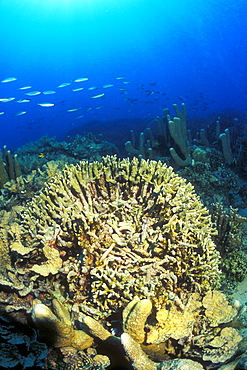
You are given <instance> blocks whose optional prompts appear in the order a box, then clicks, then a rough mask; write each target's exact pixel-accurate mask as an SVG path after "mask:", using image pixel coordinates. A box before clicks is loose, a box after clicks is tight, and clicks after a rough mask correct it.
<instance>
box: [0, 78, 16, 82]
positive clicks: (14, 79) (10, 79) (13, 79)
mask: <svg viewBox="0 0 247 370" xmlns="http://www.w3.org/2000/svg"><path fill="white" fill-rule="evenodd" d="M16 80H17V78H16V77H8V78H5V79H4V80H2V81H1V82H2V83H6V82H12V81H16Z"/></svg>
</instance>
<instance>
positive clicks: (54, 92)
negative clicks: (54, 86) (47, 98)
mask: <svg viewBox="0 0 247 370" xmlns="http://www.w3.org/2000/svg"><path fill="white" fill-rule="evenodd" d="M43 94H44V95H51V94H56V91H54V90H46V91H43Z"/></svg>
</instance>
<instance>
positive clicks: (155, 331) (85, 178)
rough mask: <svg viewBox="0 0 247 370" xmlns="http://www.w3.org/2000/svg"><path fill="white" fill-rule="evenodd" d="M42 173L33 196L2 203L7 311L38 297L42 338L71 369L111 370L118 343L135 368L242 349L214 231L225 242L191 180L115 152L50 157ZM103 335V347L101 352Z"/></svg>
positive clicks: (191, 361) (208, 358)
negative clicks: (66, 160) (63, 159)
mask: <svg viewBox="0 0 247 370" xmlns="http://www.w3.org/2000/svg"><path fill="white" fill-rule="evenodd" d="M48 163H50V162H48ZM47 165H48V164H47ZM205 165H209V164H208V163H205ZM40 173H41V172H40ZM44 178H46V183H45V184H44V182H43V184H44V186H43V188H42V190H36V191H35V192H34V193H33V194H34V196H33V197H32V199H31V200H30V201H28V202H26V203H23V205H21V204H20V205H16V206H14V207H12V208H11V210H9V211H7V210H2V211H1V214H0V215H1V228H0V238H1V244H0V254H1V261H3V263H1V266H0V267H1V273H2V275H1V279H0V286H1V290H2V294H3V299H4V297H5V298H6V299H7V298H8V299H9V298H10V296H11V297H15V301H14V302H13V304H12V306H11V308H9V307H8V310H10V309H11V310H14V307H15V306H16V305H17V306H18V305H19V304H20V302H21V301H25V300H27V301H28V302H29V303H30V305H31V304H33V305H34V308H33V310H32V314H31V315H32V319H33V323H34V324H35V325H36V327H37V329H38V332H39V335H40V337H41V338H43V339H45V341H46V342H47V343H48V344H49V345H50V346H53V347H58V348H62V351H63V353H64V359H63V360H64V362H66V356H67V359H68V361H69V363H71V367H70V368H71V369H76V368H79V366H81V368H85V369H86V368H87V366H88V368H89V369H90V366H91V368H92V369H95V368H96V369H101V368H102V369H104V368H106V367H107V366H109V362H110V361H111V362H113V363H114V361H115V363H117V361H118V360H117V359H116V355H113V354H112V352H115V353H116V354H117V356H118V355H119V356H120V358H122V359H124V358H125V355H124V353H126V356H127V358H128V361H129V363H131V364H132V367H133V368H134V369H136V370H143V369H144V370H148V369H155V370H156V369H157V370H158V369H174V368H178V369H183V368H186V366H190V368H191V369H193V368H194V369H201V368H202V367H201V365H200V364H199V363H198V362H197V361H198V359H200V361H204V363H208V362H210V363H212V364H220V363H223V362H226V361H229V360H230V359H231V358H232V357H233V356H235V354H236V353H237V351H238V348H239V343H240V342H241V340H242V337H241V335H240V334H239V332H238V330H237V328H236V327H234V326H233V325H232V322H233V321H234V320H236V318H237V317H238V314H239V311H238V309H237V308H235V307H233V306H231V305H230V304H229V303H228V301H227V300H226V297H225V296H224V295H223V294H222V293H221V292H219V291H217V290H215V289H216V288H217V287H218V285H219V281H220V271H219V264H220V255H219V252H218V251H217V250H216V244H217V243H216V244H215V240H216V239H215V238H218V244H219V245H221V244H224V243H226V241H225V240H222V238H221V233H219V235H218V236H216V235H215V234H216V228H215V227H214V226H213V223H212V221H211V217H210V215H209V212H208V210H207V209H206V208H205V206H204V205H203V204H202V202H201V201H200V199H199V197H198V196H197V195H196V194H195V191H194V188H193V186H192V185H191V184H190V183H187V182H186V181H185V180H184V179H183V178H181V177H179V176H178V175H177V174H175V173H174V172H173V170H172V168H171V167H167V166H166V165H165V164H162V163H161V162H156V161H150V160H147V161H146V160H144V159H137V158H134V159H133V160H129V159H128V158H127V159H123V160H121V159H117V158H116V157H105V158H103V160H102V161H101V162H89V161H82V162H80V163H78V164H77V165H73V164H72V165H68V166H66V167H64V168H63V169H62V170H57V167H56V162H54V163H52V164H51V166H50V167H49V169H48V168H47V170H46V172H45V175H42V179H44ZM42 181H43V180H42ZM30 183H31V182H30ZM217 217H220V216H217ZM217 217H216V218H215V220H214V221H216V219H217ZM215 224H217V228H218V229H219V230H220V227H219V225H218V224H219V222H218V223H217V222H215ZM234 225H235V224H234ZM236 225H237V224H236ZM221 227H222V229H221V230H222V232H223V233H225V229H224V228H223V224H221ZM234 227H235V226H234ZM236 227H237V226H236ZM227 230H228V229H227ZM234 230H235V229H234V228H233V229H232V231H234ZM234 235H236V234H234V233H228V237H229V239H228V241H227V243H228V242H229V241H231V242H233V241H234V240H238V239H237V238H234ZM234 245H236V244H234ZM5 308H6V309H7V306H6V307H5ZM22 309H23V308H22ZM25 312H26V315H27V316H30V312H31V309H30V307H27V308H26V309H25ZM121 313H122V318H121ZM122 333H123V334H122ZM121 334H122V336H121ZM120 336H121V339H120ZM99 342H100V343H103V345H104V346H105V347H106V348H108V349H107V350H106V352H105V350H103V351H102V352H99V351H98V350H97V352H98V353H96V352H95V351H94V352H93V348H92V347H94V346H96V345H98V343H99ZM68 348H70V349H68ZM91 350H92V351H91ZM90 351H91V352H90ZM105 353H106V354H107V356H105V357H104V354H105ZM101 356H102V357H101ZM114 356H115V357H114ZM121 356H122V357H121ZM174 357H176V360H175V359H174ZM123 361H124V360H123ZM80 364H81V365H80ZM68 366H69V365H68ZM68 369H69V367H68Z"/></svg>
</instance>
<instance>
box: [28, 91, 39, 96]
mask: <svg viewBox="0 0 247 370" xmlns="http://www.w3.org/2000/svg"><path fill="white" fill-rule="evenodd" d="M39 94H41V91H30V92H28V93H26V95H28V96H35V95H39Z"/></svg>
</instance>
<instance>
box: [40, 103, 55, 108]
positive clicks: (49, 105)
mask: <svg viewBox="0 0 247 370" xmlns="http://www.w3.org/2000/svg"><path fill="white" fill-rule="evenodd" d="M38 105H39V106H40V107H53V106H54V105H55V104H54V103H38Z"/></svg>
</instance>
